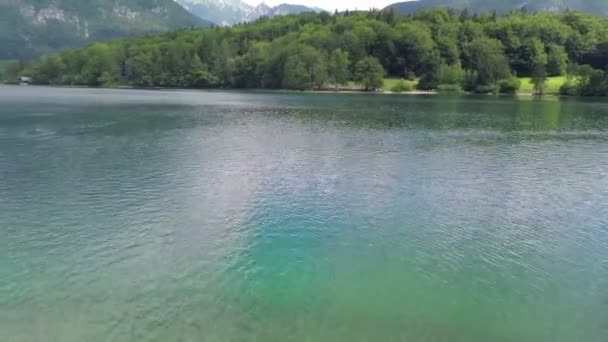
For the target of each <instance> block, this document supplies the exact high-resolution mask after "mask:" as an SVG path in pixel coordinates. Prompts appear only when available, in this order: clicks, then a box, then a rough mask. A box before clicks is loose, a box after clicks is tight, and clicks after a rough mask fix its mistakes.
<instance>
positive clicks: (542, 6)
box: [387, 0, 608, 15]
mask: <svg viewBox="0 0 608 342" xmlns="http://www.w3.org/2000/svg"><path fill="white" fill-rule="evenodd" d="M432 7H449V8H454V9H457V10H463V9H467V10H469V11H472V12H484V11H497V12H499V13H505V12H509V11H513V10H518V9H522V8H525V9H526V10H528V11H549V12H559V11H564V10H566V9H573V10H579V11H583V12H589V13H594V14H598V15H608V1H606V0H415V1H406V2H399V3H396V4H393V5H390V6H388V7H387V9H391V8H392V9H394V10H395V11H397V12H399V13H404V14H410V13H414V12H416V11H417V10H420V9H425V8H432Z"/></svg>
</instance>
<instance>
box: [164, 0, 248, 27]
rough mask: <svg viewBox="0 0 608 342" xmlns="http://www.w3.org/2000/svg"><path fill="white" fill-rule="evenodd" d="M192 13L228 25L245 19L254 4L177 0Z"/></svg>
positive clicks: (223, 0)
mask: <svg viewBox="0 0 608 342" xmlns="http://www.w3.org/2000/svg"><path fill="white" fill-rule="evenodd" d="M175 1H177V3H178V4H180V5H182V6H183V7H184V8H185V9H187V10H188V11H190V13H192V14H194V15H196V16H198V17H200V18H203V19H205V20H208V21H211V22H214V23H216V24H218V25H222V26H228V25H232V24H236V23H240V22H242V21H244V19H245V18H246V17H247V15H248V14H249V13H250V12H251V11H253V9H254V8H253V6H251V5H248V4H246V3H245V2H243V1H241V0H175Z"/></svg>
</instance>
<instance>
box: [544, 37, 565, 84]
mask: <svg viewBox="0 0 608 342" xmlns="http://www.w3.org/2000/svg"><path fill="white" fill-rule="evenodd" d="M567 67H568V54H567V53H566V49H565V48H564V47H563V46H560V45H557V44H551V45H549V47H548V52H547V74H548V75H549V76H560V75H564V74H565V73H566V69H567Z"/></svg>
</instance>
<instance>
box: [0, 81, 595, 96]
mask: <svg viewBox="0 0 608 342" xmlns="http://www.w3.org/2000/svg"><path fill="white" fill-rule="evenodd" d="M0 85H3V86H14V87H40V88H46V87H48V88H67V89H107V90H147V91H207V92H216V91H226V92H253V93H275V94H331V95H340V94H344V95H353V94H361V95H409V96H425V95H428V96H435V95H448V96H500V97H504V96H511V97H526V98H527V97H539V98H555V97H558V98H571V97H574V98H578V97H577V96H565V95H560V94H559V93H545V94H543V95H535V94H533V93H530V92H516V93H514V94H493V93H490V94H476V93H472V92H465V91H463V92H439V91H437V90H412V91H404V92H394V91H390V90H382V91H365V90H357V89H342V90H335V89H310V90H292V89H265V88H172V87H134V86H125V85H121V86H114V87H102V86H100V87H91V86H86V85H53V84H27V85H21V84H17V83H2V82H0ZM582 98H585V97H582Z"/></svg>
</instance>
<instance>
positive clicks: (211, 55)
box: [8, 9, 608, 96]
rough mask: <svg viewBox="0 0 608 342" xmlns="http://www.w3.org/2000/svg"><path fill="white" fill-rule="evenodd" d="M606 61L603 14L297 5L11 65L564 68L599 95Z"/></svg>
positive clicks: (272, 69) (424, 77)
mask: <svg viewBox="0 0 608 342" xmlns="http://www.w3.org/2000/svg"><path fill="white" fill-rule="evenodd" d="M125 52H128V53H125ZM604 70H608V19H606V18H601V17H597V16H592V15H588V14H584V13H580V12H566V13H544V12H543V13H524V12H515V13H511V14H507V15H497V16H492V15H488V14H486V15H466V14H463V13H458V12H453V11H447V10H445V9H435V10H429V11H424V12H418V13H416V14H414V15H413V16H401V15H396V14H395V13H391V12H387V11H370V12H353V13H341V14H339V13H338V14H335V15H333V16H332V15H330V14H329V13H325V12H324V13H302V14H300V15H288V16H277V17H275V18H271V19H261V20H256V21H255V22H254V23H251V24H248V25H235V26H231V27H222V28H214V29H203V30H197V29H193V30H181V31H178V32H172V33H166V34H162V35H157V36H149V37H141V38H136V39H121V40H115V41H111V42H107V43H97V44H94V45H92V46H90V47H88V48H86V49H82V50H70V51H66V52H64V53H62V54H60V55H55V56H50V57H47V58H43V59H40V60H38V61H37V62H35V63H33V64H31V65H24V66H22V68H21V70H18V72H14V73H12V74H14V75H17V74H20V75H26V76H31V77H32V78H33V80H34V82H35V83H39V84H65V85H88V86H104V87H112V86H116V85H120V86H134V87H176V88H190V87H191V88H273V89H278V88H283V89H295V90H303V89H324V88H327V87H328V86H331V87H332V89H335V88H336V87H339V86H340V85H346V84H350V82H352V81H354V82H356V83H357V84H360V85H362V88H364V89H366V90H375V89H379V88H383V87H384V84H383V78H384V77H386V76H388V77H391V78H395V79H404V81H403V82H398V84H394V85H393V86H392V87H391V88H395V89H396V90H397V91H403V90H404V89H407V88H408V84H407V83H406V82H405V79H407V80H416V81H417V87H418V88H419V89H422V90H430V89H438V90H439V91H460V90H465V91H471V92H478V93H489V92H497V91H500V92H505V93H514V92H517V90H518V89H519V88H520V87H522V84H521V82H520V81H519V80H518V78H517V77H519V78H520V79H521V78H522V77H528V78H529V79H532V80H534V82H535V84H534V86H533V89H534V92H537V93H542V92H543V91H544V89H545V88H544V86H543V84H544V83H545V81H544V80H545V79H546V78H547V77H554V76H562V77H563V78H562V79H566V80H567V81H568V82H567V84H565V85H564V91H565V92H566V93H567V94H580V95H594V96H605V95H608V73H606V72H605V71H604ZM564 76H568V77H564ZM8 79H14V77H8ZM401 83H402V84H401ZM410 88H411V86H410ZM547 89H549V88H547Z"/></svg>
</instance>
